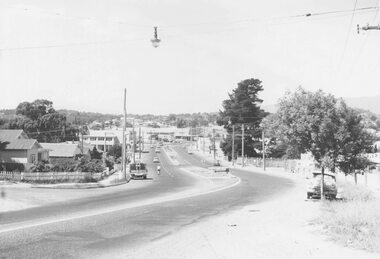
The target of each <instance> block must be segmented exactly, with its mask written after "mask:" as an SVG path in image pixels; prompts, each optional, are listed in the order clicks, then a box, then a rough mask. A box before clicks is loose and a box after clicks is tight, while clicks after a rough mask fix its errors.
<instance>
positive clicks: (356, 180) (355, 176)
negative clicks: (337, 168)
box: [354, 171, 358, 184]
mask: <svg viewBox="0 0 380 259" xmlns="http://www.w3.org/2000/svg"><path fill="white" fill-rule="evenodd" d="M354 179H355V184H358V176H357V174H356V171H354Z"/></svg>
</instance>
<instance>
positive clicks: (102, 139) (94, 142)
mask: <svg viewBox="0 0 380 259" xmlns="http://www.w3.org/2000/svg"><path fill="white" fill-rule="evenodd" d="M120 135H121V136H123V134H122V133H121V134H120ZM81 141H83V142H84V143H86V144H90V145H91V146H92V147H96V149H97V150H99V151H100V150H101V151H107V150H109V148H110V147H112V146H113V145H117V144H120V140H119V137H118V136H117V135H116V134H115V133H113V132H107V131H102V130H90V134H88V135H83V139H81Z"/></svg>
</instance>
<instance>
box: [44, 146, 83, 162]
mask: <svg viewBox="0 0 380 259" xmlns="http://www.w3.org/2000/svg"><path fill="white" fill-rule="evenodd" d="M40 144H41V146H42V147H43V148H44V149H46V150H49V161H50V162H51V161H52V160H57V159H76V158H77V157H78V156H79V155H82V154H83V155H85V156H89V155H90V150H89V149H88V148H87V149H86V150H85V151H84V152H83V153H82V150H81V145H80V144H78V143H66V142H64V143H40Z"/></svg>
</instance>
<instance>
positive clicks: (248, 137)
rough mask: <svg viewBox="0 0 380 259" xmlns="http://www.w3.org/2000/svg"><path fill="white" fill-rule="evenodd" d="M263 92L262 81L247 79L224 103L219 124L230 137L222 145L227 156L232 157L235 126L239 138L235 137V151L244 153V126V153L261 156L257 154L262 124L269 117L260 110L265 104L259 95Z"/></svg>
mask: <svg viewBox="0 0 380 259" xmlns="http://www.w3.org/2000/svg"><path fill="white" fill-rule="evenodd" d="M261 91H263V87H262V85H261V81H260V80H258V79H254V78H251V79H246V80H243V81H241V82H240V83H238V86H237V88H235V89H234V90H233V91H232V93H231V94H229V99H226V100H224V101H223V110H222V111H219V118H218V120H217V123H218V124H219V125H222V126H224V128H225V129H227V131H228V133H229V137H228V138H227V139H226V140H225V141H224V142H223V143H222V144H221V148H222V150H223V152H224V154H225V155H227V156H228V157H231V152H232V137H231V134H232V125H235V131H236V133H237V137H235V151H236V153H238V154H241V153H242V139H241V138H242V136H241V132H242V126H243V125H244V129H245V136H244V153H245V154H246V155H247V156H250V157H255V156H259V154H258V153H257V152H256V150H257V149H260V147H261V144H260V138H261V129H260V122H261V120H262V118H263V117H265V116H266V115H267V113H265V112H264V110H262V109H261V108H260V104H261V103H262V102H263V100H261V99H260V98H259V97H258V94H259V93H260V92H261Z"/></svg>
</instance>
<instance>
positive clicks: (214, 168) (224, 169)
mask: <svg viewBox="0 0 380 259" xmlns="http://www.w3.org/2000/svg"><path fill="white" fill-rule="evenodd" d="M208 169H209V170H212V171H214V172H215V173H216V172H226V173H228V172H230V168H228V167H225V166H221V165H220V162H219V160H218V161H215V163H214V164H213V166H210V167H209V168H208Z"/></svg>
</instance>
